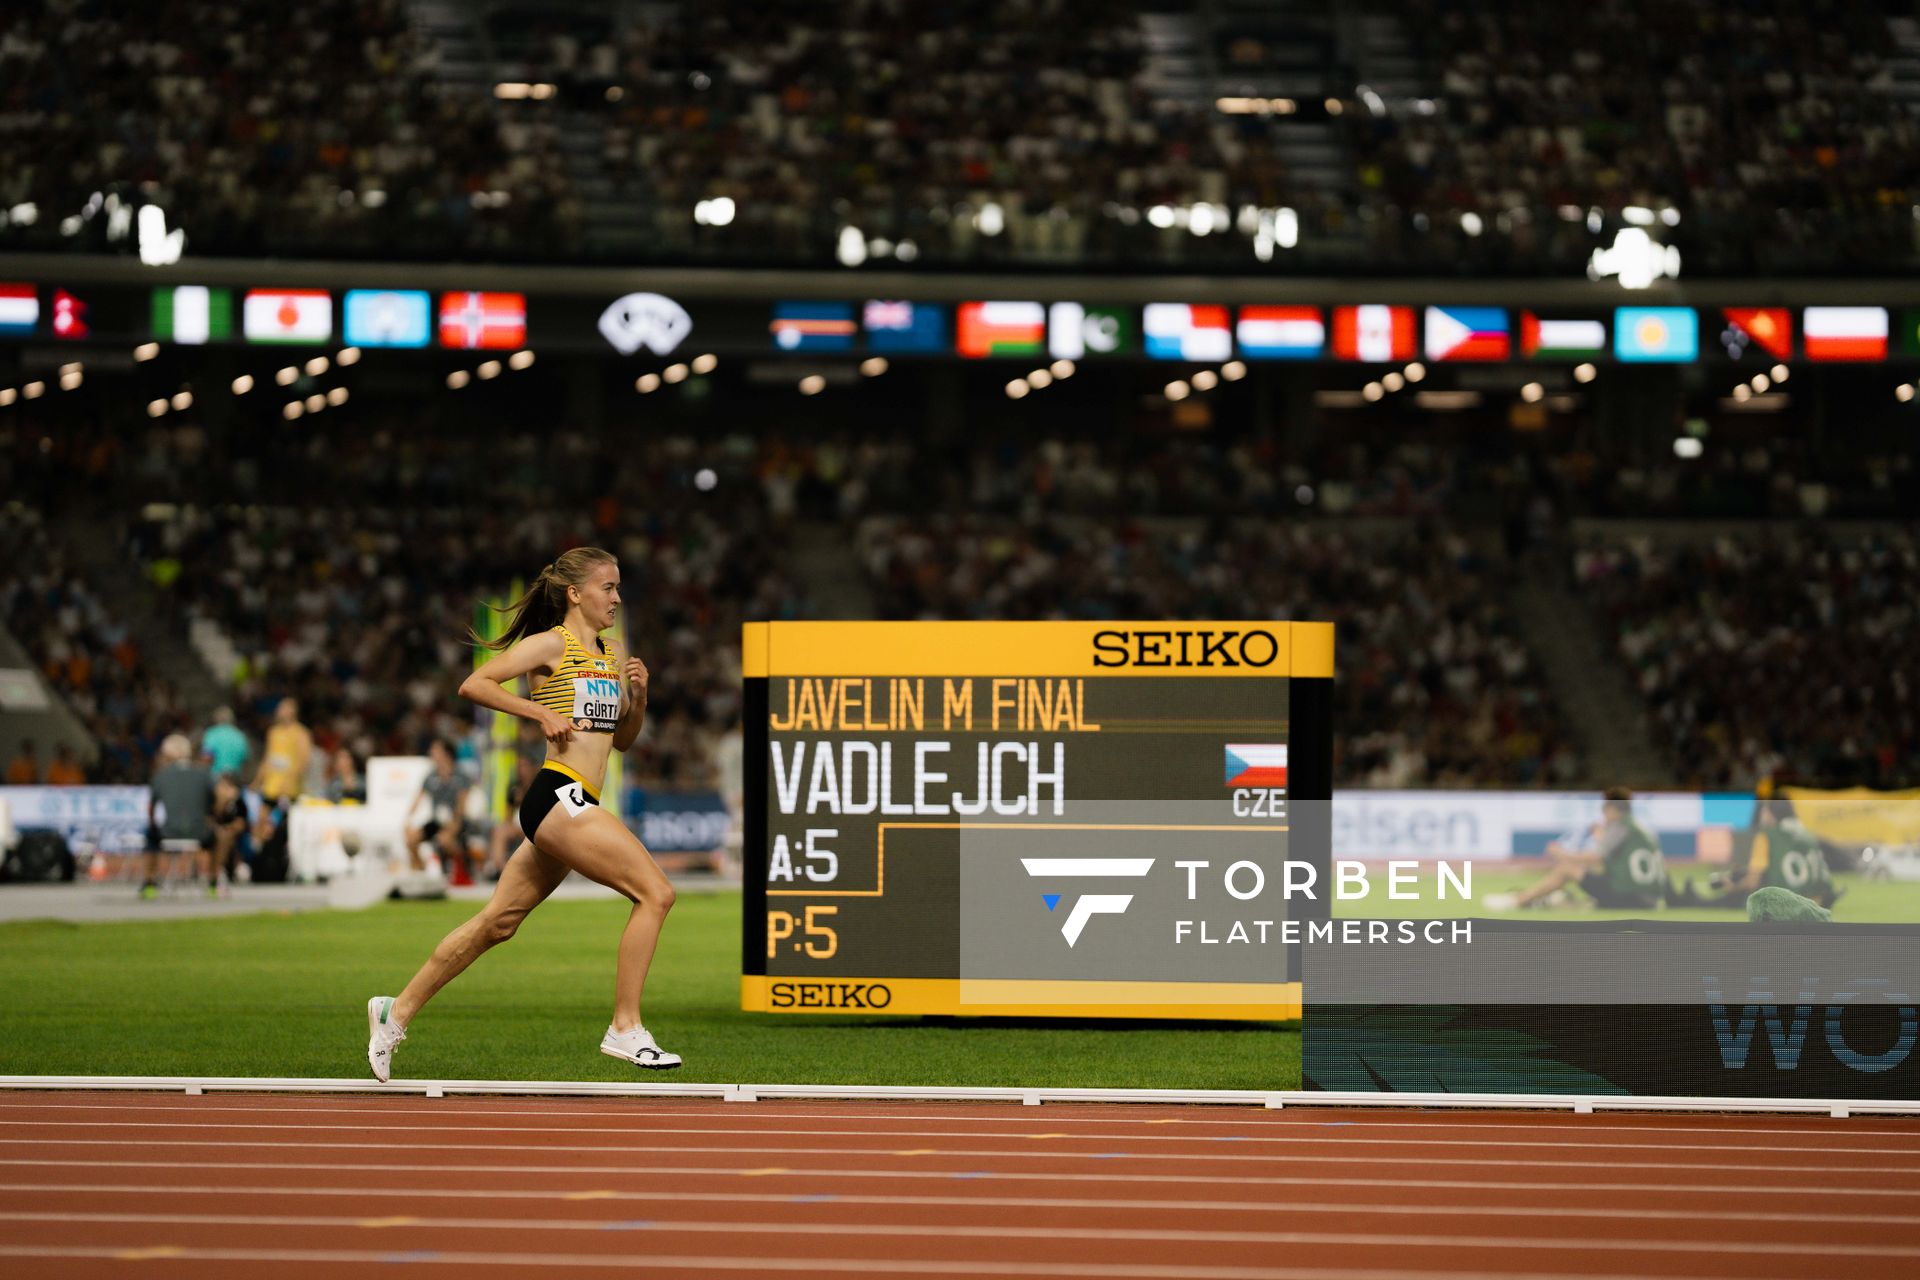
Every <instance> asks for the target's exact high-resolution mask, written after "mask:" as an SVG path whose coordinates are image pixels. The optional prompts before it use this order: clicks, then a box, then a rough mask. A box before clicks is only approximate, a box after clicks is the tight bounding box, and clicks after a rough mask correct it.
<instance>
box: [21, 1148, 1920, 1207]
mask: <svg viewBox="0 0 1920 1280" xmlns="http://www.w3.org/2000/svg"><path fill="white" fill-rule="evenodd" d="M1421 1163H1422V1164H1423V1165H1430V1164H1433V1163H1435V1162H1434V1161H1431V1160H1423V1161H1421ZM9 1165H22V1166H27V1167H30V1168H34V1169H44V1168H62V1169H191V1170H193V1171H195V1172H197V1173H203V1174H204V1173H207V1172H210V1171H213V1170H238V1169H265V1170H281V1171H286V1170H291V1169H301V1170H310V1171H317V1172H349V1173H440V1174H444V1173H445V1172H446V1171H447V1166H446V1164H445V1163H444V1162H441V1163H436V1164H398V1163H394V1162H391V1161H385V1160H382V1161H376V1162H373V1163H367V1164H354V1163H349V1162H345V1161H342V1162H330V1161H329V1162H318V1161H312V1162H309V1161H297V1160H261V1161H240V1160H220V1161H215V1162H211V1163H210V1162H207V1161H204V1160H65V1159H60V1158H58V1157H48V1156H36V1157H34V1158H33V1159H30V1160H10V1159H5V1158H0V1167H4V1166H9ZM472 1172H474V1173H487V1174H522V1173H532V1174H564V1175H576V1174H577V1175H583V1176H584V1175H600V1174H606V1175H609V1176H613V1177H622V1178H655V1177H659V1178H684V1177H716V1178H738V1177H742V1176H745V1175H747V1174H749V1173H760V1172H761V1171H760V1170H747V1169H741V1168H739V1167H738V1166H735V1165H728V1166H725V1167H714V1166H710V1165H660V1164H648V1165H644V1166H632V1165H540V1164H489V1165H487V1166H486V1168H484V1169H476V1170H472ZM766 1176H768V1177H781V1178H792V1179H795V1180H797V1181H800V1182H805V1181H807V1180H809V1179H816V1178H849V1179H860V1178H874V1179H879V1180H882V1181H889V1182H892V1181H903V1180H906V1179H910V1178H917V1179H924V1180H948V1181H959V1180H968V1179H979V1180H982V1181H992V1182H1047V1183H1054V1184H1061V1185H1070V1184H1073V1183H1093V1182H1116V1183H1150V1184H1152V1185H1153V1186H1156V1187H1164V1186H1167V1185H1168V1184H1169V1183H1173V1184H1175V1185H1187V1184H1192V1185H1196V1186H1197V1185H1201V1184H1213V1183H1220V1184H1224V1185H1227V1186H1248V1187H1395V1188H1405V1189H1415V1190H1426V1189H1436V1188H1440V1189H1458V1190H1469V1191H1560V1190H1566V1191H1657V1192H1662V1193H1666V1194H1671V1195H1702V1194H1711V1195H1780V1196H1794V1197H1796V1198H1798V1199H1813V1198H1816V1197H1820V1196H1840V1197H1844V1198H1846V1199H1848V1200H1860V1199H1864V1198H1867V1197H1878V1198H1883V1199H1894V1200H1916V1201H1920V1190H1909V1191H1895V1190H1889V1189H1887V1188H1885V1187H1878V1186H1874V1187H1835V1186H1833V1185H1831V1184H1830V1183H1829V1184H1826V1185H1816V1186H1809V1185H1806V1184H1804V1183H1799V1184H1795V1185H1793V1186H1784V1187H1783V1186H1767V1185H1764V1184H1755V1183H1704V1182H1584V1181H1583V1182H1569V1183H1564V1184H1555V1183H1543V1182H1541V1181H1539V1180H1538V1179H1534V1180H1531V1181H1524V1182H1521V1181H1497V1180H1481V1179H1446V1178H1332V1177H1322V1176H1319V1175H1303V1176H1299V1177H1290V1176H1285V1175H1263V1174H1234V1175H1227V1174H1192V1173H1183V1174H1179V1175H1177V1176H1170V1175H1168V1174H1167V1173H1164V1172H1161V1173H1095V1172H1091V1171H1084V1172H1074V1173H1066V1172H1062V1171H1059V1170H1054V1169H1049V1170H1044V1171H1037V1172H1030V1173H1029V1172H1019V1171H1013V1170H1008V1171H999V1170H962V1171H957V1172H956V1171H953V1170H946V1169H811V1168H800V1169H788V1170H785V1171H783V1172H780V1173H775V1174H767V1175H766ZM387 1190H389V1191H392V1192H394V1193H395V1194H400V1193H403V1192H404V1191H405V1190H406V1188H404V1187H390V1188H387Z"/></svg>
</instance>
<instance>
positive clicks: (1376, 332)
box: [1333, 306, 1415, 364]
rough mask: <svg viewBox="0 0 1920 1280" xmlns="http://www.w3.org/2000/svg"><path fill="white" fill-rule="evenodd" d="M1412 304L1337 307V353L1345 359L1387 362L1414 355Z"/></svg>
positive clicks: (1335, 320) (1334, 313)
mask: <svg viewBox="0 0 1920 1280" xmlns="http://www.w3.org/2000/svg"><path fill="white" fill-rule="evenodd" d="M1413 330H1414V318H1413V308H1412V307H1381V306H1365V307H1335V308H1334V309H1333V354H1334V355H1336V356H1338V357H1339V358H1340V359H1342V360H1361V361H1365V362H1366V363H1368V364H1386V363H1388V362H1390V361H1394V360H1411V359H1413V353H1414V347H1415V338H1414V332H1413Z"/></svg>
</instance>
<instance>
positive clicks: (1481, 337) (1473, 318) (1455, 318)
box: [1427, 307, 1513, 360]
mask: <svg viewBox="0 0 1920 1280" xmlns="http://www.w3.org/2000/svg"><path fill="white" fill-rule="evenodd" d="M1512 354H1513V335H1512V334H1511V333H1510V332H1509V331H1508V329H1507V313H1506V311H1505V310H1504V309H1503V308H1500V307H1428V308H1427V359H1429V360H1505V359H1506V358H1507V357H1508V356H1510V355H1512Z"/></svg>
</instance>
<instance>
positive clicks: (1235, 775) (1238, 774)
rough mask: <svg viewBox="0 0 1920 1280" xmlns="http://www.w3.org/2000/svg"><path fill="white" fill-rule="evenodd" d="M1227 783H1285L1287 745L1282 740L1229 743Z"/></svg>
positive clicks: (1278, 785) (1268, 785)
mask: <svg viewBox="0 0 1920 1280" xmlns="http://www.w3.org/2000/svg"><path fill="white" fill-rule="evenodd" d="M1227 785H1228V786H1230V787H1284V786H1286V785H1287V744H1286V743H1284V742H1229V743H1228V744H1227Z"/></svg>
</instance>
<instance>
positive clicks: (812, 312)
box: [769, 302, 855, 351]
mask: <svg viewBox="0 0 1920 1280" xmlns="http://www.w3.org/2000/svg"><path fill="white" fill-rule="evenodd" d="M769 328H770V329H772V331H773V345H774V346H776V347H778V348H780V349H781V350H782V351H851V350H853V335H854V332H855V331H854V324H853V304H852V303H851V302H776V303H774V304H773V323H772V325H770V326H769Z"/></svg>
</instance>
